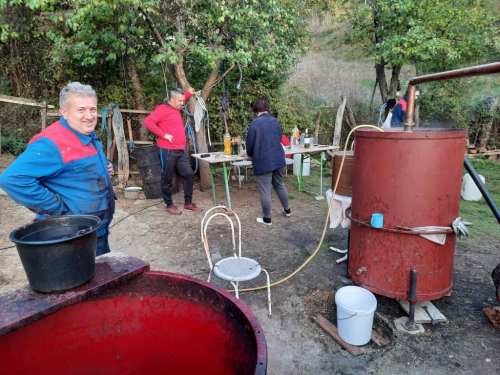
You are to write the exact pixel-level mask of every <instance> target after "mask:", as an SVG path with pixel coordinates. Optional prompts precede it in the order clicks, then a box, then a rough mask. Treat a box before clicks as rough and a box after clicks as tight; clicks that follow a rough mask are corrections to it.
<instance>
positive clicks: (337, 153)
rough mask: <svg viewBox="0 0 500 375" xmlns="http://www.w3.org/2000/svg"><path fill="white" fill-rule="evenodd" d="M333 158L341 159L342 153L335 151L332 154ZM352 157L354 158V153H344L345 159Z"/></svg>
mask: <svg viewBox="0 0 500 375" xmlns="http://www.w3.org/2000/svg"><path fill="white" fill-rule="evenodd" d="M333 156H334V157H342V156H344V151H335V152H334V153H333ZM353 156H354V151H346V153H345V157H346V158H348V157H353Z"/></svg>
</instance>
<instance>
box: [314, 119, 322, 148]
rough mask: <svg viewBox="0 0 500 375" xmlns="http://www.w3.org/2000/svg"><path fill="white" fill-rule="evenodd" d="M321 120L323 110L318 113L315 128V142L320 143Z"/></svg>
mask: <svg viewBox="0 0 500 375" xmlns="http://www.w3.org/2000/svg"><path fill="white" fill-rule="evenodd" d="M320 122H321V112H318V113H317V114H316V128H315V129H314V143H317V144H319V139H318V138H319V124H320Z"/></svg>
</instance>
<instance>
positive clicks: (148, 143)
mask: <svg viewBox="0 0 500 375" xmlns="http://www.w3.org/2000/svg"><path fill="white" fill-rule="evenodd" d="M152 144H154V142H153V141H134V145H152Z"/></svg>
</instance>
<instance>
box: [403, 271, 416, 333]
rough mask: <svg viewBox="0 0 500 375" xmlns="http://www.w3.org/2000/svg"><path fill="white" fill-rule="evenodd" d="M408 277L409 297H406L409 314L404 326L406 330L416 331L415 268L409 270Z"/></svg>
mask: <svg viewBox="0 0 500 375" xmlns="http://www.w3.org/2000/svg"><path fill="white" fill-rule="evenodd" d="M410 277H411V279H410V298H408V302H410V313H409V314H410V316H409V318H408V322H406V324H405V328H406V329H407V330H408V331H416V330H418V326H417V325H416V324H415V304H416V303H417V270H411V276H410Z"/></svg>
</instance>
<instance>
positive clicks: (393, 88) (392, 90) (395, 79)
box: [384, 66, 401, 103]
mask: <svg viewBox="0 0 500 375" xmlns="http://www.w3.org/2000/svg"><path fill="white" fill-rule="evenodd" d="M400 73H401V66H393V67H392V74H391V84H390V86H389V93H388V94H387V99H394V98H395V97H396V93H397V91H398V83H399V74H400ZM386 101H387V100H386ZM384 103H385V102H384Z"/></svg>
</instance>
